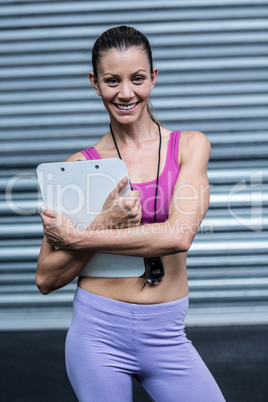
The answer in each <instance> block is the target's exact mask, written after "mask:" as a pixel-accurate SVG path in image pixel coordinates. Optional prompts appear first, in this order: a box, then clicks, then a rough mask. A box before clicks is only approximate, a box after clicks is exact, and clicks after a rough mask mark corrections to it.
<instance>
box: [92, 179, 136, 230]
mask: <svg viewBox="0 0 268 402" xmlns="http://www.w3.org/2000/svg"><path fill="white" fill-rule="evenodd" d="M127 183H128V179H127V178H123V179H122V180H120V182H119V183H118V184H117V186H116V187H115V188H114V190H112V191H111V192H110V194H109V195H108V197H107V198H106V200H105V202H104V204H103V208H102V211H101V213H100V214H99V215H98V216H97V217H96V218H95V219H94V221H93V222H94V224H96V225H97V226H98V228H100V226H101V225H103V227H102V228H103V229H107V228H109V229H118V228H119V229H123V228H126V227H130V226H139V225H140V222H141V217H142V210H141V202H140V193H139V191H137V190H133V191H131V192H130V194H129V195H128V196H127V197H126V198H124V197H122V196H121V195H120V194H121V192H122V191H123V189H124V187H125V186H126V185H127ZM93 222H92V223H93ZM90 226H91V227H92V224H91V225H90Z"/></svg>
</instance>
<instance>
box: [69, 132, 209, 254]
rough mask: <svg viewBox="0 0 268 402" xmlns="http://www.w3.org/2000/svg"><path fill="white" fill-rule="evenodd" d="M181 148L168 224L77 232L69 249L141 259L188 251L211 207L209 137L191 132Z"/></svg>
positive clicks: (73, 235) (71, 240) (71, 238)
mask: <svg viewBox="0 0 268 402" xmlns="http://www.w3.org/2000/svg"><path fill="white" fill-rule="evenodd" d="M180 147H183V148H182V149H183V152H182V158H181V168H180V173H179V176H178V179H177V182H176V185H175V188H174V191H173V196H172V200H171V204H170V209H169V216H168V220H167V221H166V222H163V223H154V224H151V225H145V226H139V227H130V228H125V229H110V230H105V231H98V230H96V231H92V230H90V229H89V230H87V231H84V232H82V231H75V232H73V233H72V235H71V236H70V242H69V244H67V245H66V247H67V248H70V249H72V250H87V251H90V252H103V253H109V254H123V255H133V256H140V257H151V256H155V255H160V256H161V255H167V254H174V253H178V252H182V251H187V250H188V249H189V248H190V245H191V243H192V241H193V239H194V237H195V235H196V232H197V230H198V228H199V226H200V224H201V222H202V220H203V218H204V216H205V214H206V212H207V209H208V206H209V184H208V177H207V164H208V160H209V156H210V149H211V148H210V143H209V141H208V139H207V138H206V136H205V135H204V134H203V133H201V132H195V131H194V132H188V133H187V135H186V136H185V137H184V142H183V144H182V143H181V142H180Z"/></svg>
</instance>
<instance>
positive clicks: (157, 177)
mask: <svg viewBox="0 0 268 402" xmlns="http://www.w3.org/2000/svg"><path fill="white" fill-rule="evenodd" d="M156 124H157V126H158V131H159V149H158V165H157V176H156V187H155V199H154V223H156V209H157V194H158V182H159V169H160V155H161V144H162V136H161V129H160V125H159V124H158V123H156ZM110 131H111V134H112V137H113V140H114V145H115V148H116V150H117V153H118V156H119V158H120V159H122V157H121V155H120V152H119V149H118V146H117V143H116V140H115V137H114V133H113V130H112V125H111V123H110ZM129 183H130V187H131V190H132V191H133V187H132V184H131V181H130V180H129ZM141 224H142V225H143V221H142V219H141Z"/></svg>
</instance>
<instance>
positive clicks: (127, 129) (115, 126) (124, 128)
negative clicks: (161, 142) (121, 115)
mask: <svg viewBox="0 0 268 402" xmlns="http://www.w3.org/2000/svg"><path fill="white" fill-rule="evenodd" d="M111 126H112V130H113V133H114V136H115V139H116V142H117V144H118V146H120V145H121V146H122V145H123V146H124V145H127V146H131V147H137V146H138V145H139V143H141V142H144V141H149V140H152V139H155V138H157V137H158V127H157V125H156V123H154V122H153V121H152V119H151V118H150V116H149V114H147V116H146V118H145V119H140V120H139V121H138V122H135V123H133V124H120V123H118V121H116V120H112V121H111Z"/></svg>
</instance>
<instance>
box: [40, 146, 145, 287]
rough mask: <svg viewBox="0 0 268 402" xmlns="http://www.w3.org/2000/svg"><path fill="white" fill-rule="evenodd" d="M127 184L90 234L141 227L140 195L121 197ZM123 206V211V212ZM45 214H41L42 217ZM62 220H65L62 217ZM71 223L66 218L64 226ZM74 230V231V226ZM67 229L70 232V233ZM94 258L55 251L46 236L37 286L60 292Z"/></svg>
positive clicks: (120, 185) (109, 201)
mask: <svg viewBox="0 0 268 402" xmlns="http://www.w3.org/2000/svg"><path fill="white" fill-rule="evenodd" d="M78 159H84V155H83V154H81V153H77V154H75V155H73V156H71V157H70V158H69V159H67V161H75V160H78ZM126 183H127V180H126V181H125V182H124V180H121V181H120V182H119V183H118V185H117V186H116V188H115V189H114V190H113V191H112V192H111V193H110V194H109V196H108V198H107V200H106V201H105V203H104V206H103V210H102V212H101V213H100V214H99V215H98V216H97V217H96V218H95V219H94V220H93V222H92V223H91V224H90V226H89V227H88V230H92V231H94V230H96V229H97V228H101V229H102V230H104V229H106V228H109V227H117V226H118V225H119V226H120V227H124V225H139V223H140V218H141V207H140V199H139V196H138V194H137V193H138V192H137V191H136V192H135V191H132V192H131V193H130V195H129V196H128V197H127V198H124V199H123V198H122V197H120V193H121V190H122V189H123V188H124V187H125V185H126ZM122 205H123V206H124V209H122ZM42 215H43V214H41V216H42ZM61 217H62V218H64V217H63V216H62V215H61ZM64 221H65V222H67V223H68V222H69V223H70V222H71V221H69V220H68V219H67V218H65V220H64V219H63V222H64ZM71 227H74V225H73V226H72V225H71ZM71 227H68V231H67V234H68V232H70V231H71ZM93 255H94V251H89V250H71V249H62V248H61V247H60V248H59V249H58V250H56V249H55V247H54V245H52V244H49V243H48V241H47V236H46V235H45V236H44V238H43V242H42V245H41V250H40V254H39V258H38V262H37V270H36V284H37V286H38V288H39V290H40V292H41V293H43V294H48V293H50V292H51V291H53V290H56V289H59V288H61V287H63V286H65V285H67V284H68V283H70V282H71V281H72V280H73V279H74V278H76V277H77V276H78V275H79V274H80V272H81V271H82V270H83V268H84V267H85V265H86V264H87V263H88V262H89V260H90V259H91V258H92V256H93Z"/></svg>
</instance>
